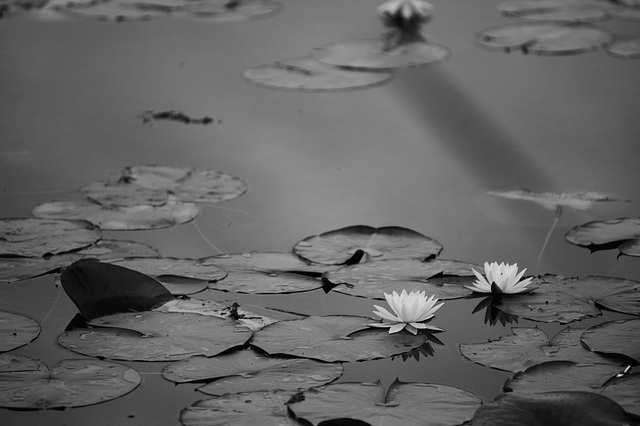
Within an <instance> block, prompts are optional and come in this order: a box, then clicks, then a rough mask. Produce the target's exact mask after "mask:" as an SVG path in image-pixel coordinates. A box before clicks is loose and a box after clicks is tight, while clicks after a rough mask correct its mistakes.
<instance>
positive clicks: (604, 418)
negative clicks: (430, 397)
mask: <svg viewBox="0 0 640 426" xmlns="http://www.w3.org/2000/svg"><path fill="white" fill-rule="evenodd" d="M550 419H556V420H557V421H559V422H561V424H562V425H563V426H584V425H591V426H616V425H623V424H631V422H630V419H629V416H628V415H627V414H626V413H625V411H624V409H623V408H622V407H621V406H620V405H618V404H616V403H615V402H614V401H612V400H610V399H609V398H606V397H604V396H601V395H597V394H594V393H590V392H569V391H567V392H547V393H540V394H536V395H519V394H505V395H502V396H500V397H499V398H497V399H496V401H494V402H492V403H489V404H484V405H482V406H481V407H480V408H478V411H476V413H475V415H474V416H473V419H472V420H471V422H469V423H465V425H468V426H513V425H522V426H549V424H558V423H550V421H551V420H550Z"/></svg>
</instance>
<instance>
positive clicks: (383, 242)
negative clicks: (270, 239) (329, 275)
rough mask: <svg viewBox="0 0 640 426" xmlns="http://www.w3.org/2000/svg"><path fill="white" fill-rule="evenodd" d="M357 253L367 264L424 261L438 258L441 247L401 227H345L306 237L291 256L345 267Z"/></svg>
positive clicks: (430, 239)
mask: <svg viewBox="0 0 640 426" xmlns="http://www.w3.org/2000/svg"><path fill="white" fill-rule="evenodd" d="M358 250H362V251H364V252H365V255H366V259H367V260H372V259H376V260H383V259H426V258H428V257H430V256H432V255H438V254H439V253H440V251H441V250H442V246H441V245H440V243H438V242H437V241H436V240H434V239H432V238H429V237H426V236H424V235H422V234H421V233H419V232H416V231H413V230H411V229H407V228H402V227H400V226H384V227H381V228H374V227H371V226H367V225H355V226H347V227H345V228H340V229H336V230H333V231H328V232H324V233H322V234H320V235H314V236H311V237H307V238H305V239H304V240H302V241H300V242H298V243H297V244H296V245H295V246H294V247H293V252H294V253H295V254H297V255H298V256H300V257H302V258H304V259H307V260H309V261H311V262H316V263H323V264H328V265H338V264H344V263H345V262H347V261H348V260H349V259H351V258H352V257H353V256H354V254H356V252H357V251H358Z"/></svg>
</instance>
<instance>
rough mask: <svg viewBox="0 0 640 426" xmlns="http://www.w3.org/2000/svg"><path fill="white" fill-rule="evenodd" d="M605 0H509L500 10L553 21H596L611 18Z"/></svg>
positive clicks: (516, 16)
mask: <svg viewBox="0 0 640 426" xmlns="http://www.w3.org/2000/svg"><path fill="white" fill-rule="evenodd" d="M608 5H609V3H608V2H606V1H603V0H507V1H503V2H501V3H500V4H498V11H499V12H500V13H502V14H503V15H505V16H508V17H511V18H519V19H526V20H532V21H546V22H549V21H552V22H572V23H575V22H595V21H603V20H606V19H609V14H608V13H607V10H606V7H607V6H608Z"/></svg>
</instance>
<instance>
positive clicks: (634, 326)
mask: <svg viewBox="0 0 640 426" xmlns="http://www.w3.org/2000/svg"><path fill="white" fill-rule="evenodd" d="M580 341H581V342H582V343H584V344H585V345H586V346H587V347H588V348H589V349H590V350H592V351H595V352H601V353H605V354H618V355H624V356H627V357H629V358H631V359H633V360H635V361H636V362H637V363H640V319H631V320H620V321H609V322H605V323H602V324H598V325H596V326H593V327H591V328H589V329H588V330H586V331H585V332H584V333H583V334H582V337H581V339H580Z"/></svg>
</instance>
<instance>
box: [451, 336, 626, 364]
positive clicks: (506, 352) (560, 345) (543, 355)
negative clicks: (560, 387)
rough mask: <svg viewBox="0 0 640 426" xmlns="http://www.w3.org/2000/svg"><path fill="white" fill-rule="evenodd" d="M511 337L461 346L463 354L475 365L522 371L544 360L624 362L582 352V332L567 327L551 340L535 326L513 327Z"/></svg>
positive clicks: (583, 349) (597, 362) (580, 362)
mask: <svg viewBox="0 0 640 426" xmlns="http://www.w3.org/2000/svg"><path fill="white" fill-rule="evenodd" d="M511 332H512V333H513V334H512V335H510V336H502V337H500V339H498V340H493V341H489V342H487V343H472V344H461V345H460V352H461V353H462V355H463V356H464V357H465V358H467V359H469V360H471V361H473V362H476V363H478V364H481V365H485V366H487V367H492V368H497V369H499V370H505V371H513V372H517V371H524V370H526V369H527V368H529V367H531V366H533V365H536V364H542V363H543V362H547V361H559V360H563V361H573V362H576V363H579V364H614V365H622V364H623V363H624V360H622V359H619V358H618V359H616V358H607V357H604V356H602V355H598V354H595V353H593V352H591V351H589V350H587V349H585V348H584V347H583V346H582V344H581V343H580V336H581V335H582V333H583V332H584V329H576V328H570V327H567V328H565V329H564V330H562V331H560V332H559V333H558V334H557V335H555V336H554V337H553V339H551V340H549V339H548V338H547V335H546V334H545V333H544V332H543V331H542V330H540V329H539V328H537V327H512V328H511Z"/></svg>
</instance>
